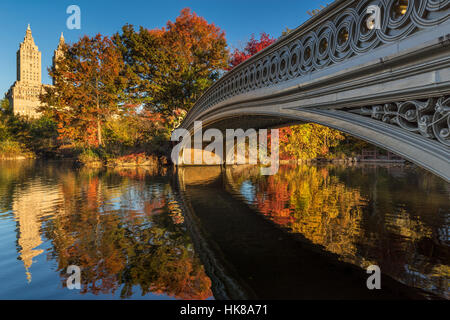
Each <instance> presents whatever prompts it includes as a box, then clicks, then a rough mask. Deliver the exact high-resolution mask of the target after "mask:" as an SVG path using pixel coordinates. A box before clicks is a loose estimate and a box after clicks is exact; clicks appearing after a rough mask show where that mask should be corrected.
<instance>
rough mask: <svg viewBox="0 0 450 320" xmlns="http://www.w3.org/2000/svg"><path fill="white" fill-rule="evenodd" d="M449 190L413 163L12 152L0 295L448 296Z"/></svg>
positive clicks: (0, 177)
mask: <svg viewBox="0 0 450 320" xmlns="http://www.w3.org/2000/svg"><path fill="white" fill-rule="evenodd" d="M449 198H450V184H448V183H446V182H445V181H444V180H442V179H440V178H438V177H436V176H434V175H433V174H431V173H428V172H426V171H424V170H422V169H420V168H418V167H416V166H414V165H404V164H389V165H388V164H353V165H347V164H346V165H332V164H329V165H312V164H311V165H283V166H281V167H280V170H279V171H278V173H277V174H276V175H273V176H262V175H261V174H260V170H259V168H258V167H256V166H235V167H227V168H226V169H224V168H220V167H184V168H179V169H178V170H175V169H173V168H159V169H155V168H129V169H125V168H123V169H87V168H76V167H74V166H73V164H72V163H71V162H62V161H60V162H58V161H2V162H0V283H1V287H0V299H399V298H400V299H404V298H407V299H409V298H411V299H417V298H418V299H448V298H449V297H450V294H449V293H450V292H449V289H448V280H449V278H450V251H449V244H450V236H449V233H450V228H449V225H450V205H449ZM73 265H75V266H78V267H79V268H80V270H81V277H80V279H81V288H80V289H79V290H78V289H73V290H70V289H69V288H68V287H67V279H68V277H69V276H70V275H69V274H68V273H67V269H68V267H69V266H73ZM370 265H377V266H379V268H380V270H381V273H382V279H381V286H382V287H381V290H368V289H367V286H366V280H367V278H368V277H369V276H370V274H368V273H367V272H366V268H367V267H368V266H370Z"/></svg>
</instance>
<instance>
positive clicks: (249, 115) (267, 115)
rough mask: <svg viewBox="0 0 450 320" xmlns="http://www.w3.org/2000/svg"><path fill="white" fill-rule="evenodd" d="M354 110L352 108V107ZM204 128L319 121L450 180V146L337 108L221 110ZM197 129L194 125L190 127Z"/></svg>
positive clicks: (204, 120)
mask: <svg viewBox="0 0 450 320" xmlns="http://www.w3.org/2000/svg"><path fill="white" fill-rule="evenodd" d="M350 111H351V110H350ZM196 120H197V121H202V128H203V130H206V129H209V128H215V129H219V130H220V131H222V132H224V133H225V130H226V129H239V128H240V129H244V130H247V129H250V128H253V129H256V130H258V129H270V128H281V127H285V126H289V125H295V124H301V123H317V124H320V125H324V126H327V127H330V128H333V129H337V130H340V131H342V132H345V133H347V134H350V135H352V136H354V137H356V138H359V139H361V140H364V141H366V142H369V143H371V144H374V145H376V146H379V147H381V148H384V149H386V150H389V151H391V152H393V153H395V154H397V155H399V156H401V157H403V158H404V159H407V160H409V161H411V162H413V163H415V164H417V165H418V166H420V167H422V168H424V169H426V170H428V171H430V172H432V173H434V174H436V175H438V176H440V177H442V178H443V179H445V180H446V181H447V182H450V161H449V159H450V148H449V147H447V146H446V145H444V144H442V143H440V142H439V141H437V140H432V139H430V138H428V137H425V136H423V135H421V134H420V133H417V132H415V131H414V130H413V131H408V130H405V129H404V128H402V127H400V126H396V125H392V124H390V123H386V122H383V121H380V120H376V119H372V118H371V117H367V116H365V115H361V109H356V110H354V111H352V112H349V110H336V109H332V110H330V109H312V108H301V107H298V108H296V107H290V108H283V107H281V106H277V105H265V106H263V107H252V108H239V107H232V108H229V109H227V110H226V109H220V110H217V111H216V112H211V113H208V114H207V115H205V116H203V117H199V118H198V119H196ZM189 129H190V131H191V132H192V131H193V128H192V127H191V128H189Z"/></svg>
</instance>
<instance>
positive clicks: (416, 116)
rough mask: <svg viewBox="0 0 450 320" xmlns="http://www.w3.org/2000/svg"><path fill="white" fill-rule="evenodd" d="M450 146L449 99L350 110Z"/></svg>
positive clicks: (396, 103) (405, 102)
mask: <svg viewBox="0 0 450 320" xmlns="http://www.w3.org/2000/svg"><path fill="white" fill-rule="evenodd" d="M351 112H355V113H358V114H361V115H364V116H370V117H372V118H373V119H376V120H380V121H383V122H386V123H389V124H394V125H397V126H399V127H401V128H403V129H405V130H407V131H410V132H415V133H418V134H421V135H422V136H424V137H426V138H429V139H435V140H437V141H439V142H440V143H442V144H443V145H445V146H447V147H450V97H448V96H447V97H440V98H430V99H427V100H410V101H403V102H395V103H387V104H384V105H376V106H371V107H364V108H361V109H359V110H352V111H351Z"/></svg>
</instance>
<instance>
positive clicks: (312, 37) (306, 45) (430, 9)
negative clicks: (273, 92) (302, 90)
mask: <svg viewBox="0 0 450 320" xmlns="http://www.w3.org/2000/svg"><path fill="white" fill-rule="evenodd" d="M370 6H376V8H378V9H379V13H380V14H379V17H380V19H379V21H376V19H375V20H374V19H373V17H374V16H373V11H370V10H368V8H369V7H370ZM449 7H450V0H337V1H335V2H333V3H332V4H330V5H328V6H327V7H326V8H324V9H323V10H321V11H320V12H319V13H318V14H317V15H315V16H313V17H312V18H310V19H309V20H308V21H306V22H305V23H304V24H302V25H301V26H300V27H298V28H296V29H295V30H293V31H291V32H290V33H289V34H287V35H286V36H283V37H282V38H280V39H279V40H278V41H277V42H275V43H274V44H272V45H271V46H269V47H267V48H266V49H264V50H262V51H260V52H259V53H258V54H256V55H254V56H253V57H251V58H250V59H248V60H246V61H244V62H243V63H241V64H240V65H239V66H237V67H235V68H234V69H233V70H231V71H230V72H228V73H226V74H225V75H224V76H223V77H222V78H221V79H220V80H218V81H217V82H216V83H215V84H214V85H212V86H211V87H210V88H209V89H208V90H207V91H206V92H205V93H204V94H203V95H202V97H201V98H200V99H199V100H198V101H197V103H196V104H195V106H194V107H193V109H192V110H191V111H190V112H189V113H188V115H187V117H186V119H185V121H184V123H191V122H192V119H195V118H196V116H197V115H198V114H199V113H202V112H204V111H206V110H208V109H209V108H211V107H213V106H215V105H217V104H219V103H221V102H223V101H226V100H228V99H230V98H232V97H235V96H238V95H240V94H244V93H247V92H250V91H257V90H259V89H264V88H268V87H272V86H276V85H279V84H282V83H284V82H287V81H290V80H293V79H297V80H298V78H301V77H303V78H305V79H307V78H308V76H309V75H311V74H312V73H314V72H316V71H319V70H322V69H325V68H327V67H328V66H331V65H334V64H338V63H340V62H343V61H345V60H348V59H351V58H352V57H354V56H357V55H362V54H365V53H367V52H369V51H370V50H373V49H374V48H377V47H379V46H382V45H384V44H389V43H394V42H396V41H399V40H402V39H404V38H406V37H408V36H410V35H411V34H413V33H415V32H418V31H420V30H421V29H426V28H430V27H434V26H437V25H439V24H441V23H443V22H445V21H446V20H448V19H449V16H450V13H449V12H450V10H449ZM285 10H289V8H285ZM375 17H376V15H375ZM368 20H369V22H368Z"/></svg>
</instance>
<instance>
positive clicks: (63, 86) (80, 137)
mask: <svg viewBox="0 0 450 320" xmlns="http://www.w3.org/2000/svg"><path fill="white" fill-rule="evenodd" d="M125 71H126V70H125V68H124V62H123V59H122V55H121V53H120V52H119V50H117V48H116V46H115V45H114V43H113V42H112V41H111V40H110V39H109V38H108V37H105V36H102V35H100V34H98V35H96V36H95V37H92V38H91V37H88V36H84V37H83V38H81V39H80V40H79V41H78V42H76V43H74V44H73V45H67V46H66V47H65V55H64V56H63V57H62V58H60V59H58V61H57V62H56V67H54V68H52V69H50V70H49V74H50V76H51V77H53V79H54V86H48V87H46V88H45V93H44V94H42V95H41V101H42V102H43V107H41V108H40V111H41V112H43V113H44V114H47V115H49V116H50V117H51V118H52V119H54V120H55V121H56V123H57V126H58V131H59V133H60V135H61V137H62V138H69V139H71V140H73V141H77V142H81V143H83V144H84V145H88V146H102V145H103V138H102V127H103V125H104V123H105V122H106V121H107V119H109V118H111V117H113V116H116V115H120V114H122V113H124V112H125V111H126V110H127V109H128V108H129V107H130V105H129V104H127V103H126V98H125V94H124V90H125V87H126V82H127V81H126V78H127V77H126V72H125Z"/></svg>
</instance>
